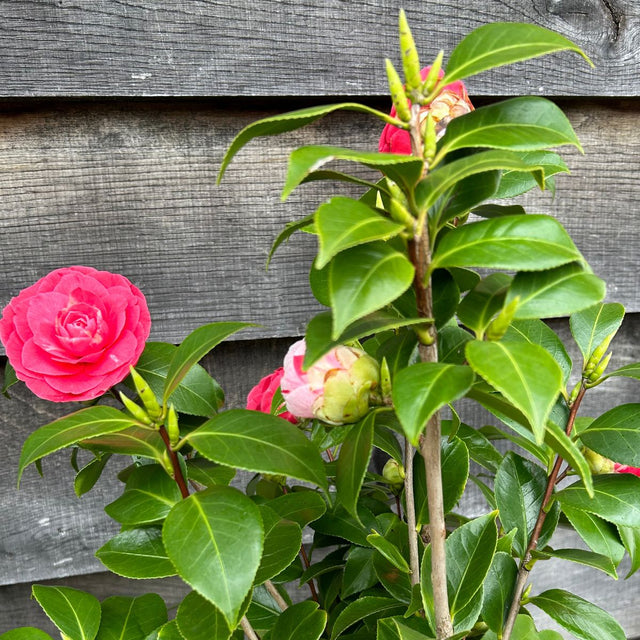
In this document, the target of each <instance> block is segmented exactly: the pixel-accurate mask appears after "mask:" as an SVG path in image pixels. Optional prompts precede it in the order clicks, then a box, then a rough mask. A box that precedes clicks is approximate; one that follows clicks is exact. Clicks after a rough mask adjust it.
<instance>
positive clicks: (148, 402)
mask: <svg viewBox="0 0 640 640" xmlns="http://www.w3.org/2000/svg"><path fill="white" fill-rule="evenodd" d="M129 372H130V373H131V379H132V380H133V384H134V386H135V388H136V391H137V392H138V396H139V397H140V400H142V403H143V404H144V406H145V408H146V410H147V413H148V414H149V416H150V417H151V418H152V419H153V420H155V419H157V418H159V417H160V416H161V415H162V408H161V407H160V405H159V404H158V401H157V400H156V394H155V393H153V391H152V390H151V387H150V386H149V385H148V384H147V382H146V381H145V379H144V378H143V377H142V376H141V375H140V374H139V373H138V372H137V371H136V370H135V369H134V368H133V367H129Z"/></svg>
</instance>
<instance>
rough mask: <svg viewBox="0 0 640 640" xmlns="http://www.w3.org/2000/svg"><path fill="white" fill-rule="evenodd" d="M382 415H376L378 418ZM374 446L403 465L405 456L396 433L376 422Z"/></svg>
mask: <svg viewBox="0 0 640 640" xmlns="http://www.w3.org/2000/svg"><path fill="white" fill-rule="evenodd" d="M378 416H380V413H376V418H377V417H378ZM373 446H374V447H376V449H380V451H384V452H385V453H386V454H388V455H389V456H391V457H392V458H393V459H394V460H395V461H396V462H397V463H398V464H402V459H403V454H402V448H401V447H400V443H399V442H398V437H397V435H396V432H395V431H393V430H392V429H389V428H387V427H386V426H385V425H384V424H379V423H378V422H376V425H375V427H374V432H373Z"/></svg>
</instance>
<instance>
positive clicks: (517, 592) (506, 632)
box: [502, 384, 587, 640]
mask: <svg viewBox="0 0 640 640" xmlns="http://www.w3.org/2000/svg"><path fill="white" fill-rule="evenodd" d="M586 391H587V389H586V387H585V386H584V384H582V386H581V387H580V391H579V392H578V395H577V396H576V399H575V401H574V402H573V404H572V405H571V410H570V411H569V419H568V420H567V428H566V434H567V435H568V436H569V435H571V432H572V431H573V425H574V423H575V420H576V416H577V415H578V409H579V408H580V403H581V402H582V398H584V394H585V392H586ZM562 462H563V460H562V458H561V457H560V456H556V461H555V464H554V465H553V469H552V470H551V473H550V474H549V478H548V480H547V486H546V489H545V492H544V497H543V498H542V504H541V506H540V510H539V511H538V519H537V520H536V524H535V526H534V528H533V532H532V534H531V538H530V539H529V545H528V546H527V550H526V551H525V554H524V556H523V558H522V560H521V561H520V568H519V569H518V578H517V580H516V586H515V589H514V592H513V599H512V600H511V606H510V608H509V613H508V614H507V619H506V621H505V624H504V629H503V630H502V640H509V638H510V637H511V632H512V631H513V626H514V625H515V622H516V617H517V615H518V612H519V611H520V601H521V600H522V594H523V593H524V589H525V587H526V584H527V580H528V578H529V571H530V569H529V567H528V564H529V562H531V556H532V554H533V552H534V551H535V550H536V548H537V547H538V540H539V539H540V534H541V533H542V527H543V525H544V521H545V519H546V517H547V506H548V505H549V501H550V500H551V496H552V495H553V489H554V487H555V486H556V483H557V482H558V474H559V472H560V467H561V466H562Z"/></svg>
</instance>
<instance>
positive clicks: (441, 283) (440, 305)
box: [416, 269, 460, 329]
mask: <svg viewBox="0 0 640 640" xmlns="http://www.w3.org/2000/svg"><path fill="white" fill-rule="evenodd" d="M431 296H432V306H433V319H434V320H435V325H436V329H441V328H442V327H443V326H445V325H446V323H447V322H449V320H451V318H453V316H454V314H455V312H456V309H457V308H458V304H459V303H460V289H459V288H458V284H457V283H456V281H455V278H454V277H453V276H452V275H451V274H450V273H449V271H447V269H436V270H435V271H434V272H433V273H432V274H431ZM416 315H417V314H416Z"/></svg>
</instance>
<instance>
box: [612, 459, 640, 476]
mask: <svg viewBox="0 0 640 640" xmlns="http://www.w3.org/2000/svg"><path fill="white" fill-rule="evenodd" d="M613 472H614V473H632V474H633V475H634V476H638V477H639V478H640V469H639V468H638V467H630V466H629V465H628V464H618V463H617V462H614V463H613Z"/></svg>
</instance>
